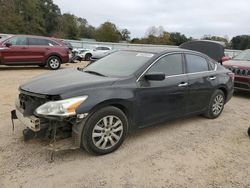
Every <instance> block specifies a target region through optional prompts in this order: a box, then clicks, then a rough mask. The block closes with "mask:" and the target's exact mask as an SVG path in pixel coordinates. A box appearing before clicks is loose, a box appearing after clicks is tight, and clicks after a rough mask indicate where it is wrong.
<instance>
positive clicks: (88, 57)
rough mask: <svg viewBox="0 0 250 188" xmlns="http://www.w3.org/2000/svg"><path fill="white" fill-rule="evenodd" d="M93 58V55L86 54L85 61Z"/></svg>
mask: <svg viewBox="0 0 250 188" xmlns="http://www.w3.org/2000/svg"><path fill="white" fill-rule="evenodd" d="M91 57H92V54H89V53H88V54H86V55H85V61H90V58H91Z"/></svg>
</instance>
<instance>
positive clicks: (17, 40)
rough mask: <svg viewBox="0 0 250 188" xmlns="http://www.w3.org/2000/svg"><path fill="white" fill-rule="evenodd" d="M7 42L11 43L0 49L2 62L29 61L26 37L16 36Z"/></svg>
mask: <svg viewBox="0 0 250 188" xmlns="http://www.w3.org/2000/svg"><path fill="white" fill-rule="evenodd" d="M7 42H8V43H11V44H12V45H11V46H10V47H6V48H5V49H3V50H2V51H1V54H2V59H3V63H4V64H6V65H8V64H25V63H27V62H28V61H29V55H30V54H29V49H28V44H27V37H24V36H16V37H12V38H11V39H10V40H8V41H7Z"/></svg>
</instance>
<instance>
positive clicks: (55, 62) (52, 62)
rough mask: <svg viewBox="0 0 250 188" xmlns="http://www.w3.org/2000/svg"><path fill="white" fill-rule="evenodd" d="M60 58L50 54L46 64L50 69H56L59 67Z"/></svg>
mask: <svg viewBox="0 0 250 188" xmlns="http://www.w3.org/2000/svg"><path fill="white" fill-rule="evenodd" d="M61 63H62V62H61V59H60V58H58V57H56V56H51V57H49V58H48V60H47V65H48V67H49V69H51V70H57V69H59V68H60V67H61Z"/></svg>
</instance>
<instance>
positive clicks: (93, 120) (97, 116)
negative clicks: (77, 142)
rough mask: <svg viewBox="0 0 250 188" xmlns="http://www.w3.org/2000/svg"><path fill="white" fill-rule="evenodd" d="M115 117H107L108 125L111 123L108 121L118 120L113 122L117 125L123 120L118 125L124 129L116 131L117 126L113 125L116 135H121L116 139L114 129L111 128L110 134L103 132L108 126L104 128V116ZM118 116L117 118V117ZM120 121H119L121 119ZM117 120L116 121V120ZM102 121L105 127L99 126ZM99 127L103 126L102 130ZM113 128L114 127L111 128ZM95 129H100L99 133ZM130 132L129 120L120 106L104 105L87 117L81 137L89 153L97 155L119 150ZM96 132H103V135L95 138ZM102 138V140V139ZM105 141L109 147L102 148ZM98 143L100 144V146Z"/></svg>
mask: <svg viewBox="0 0 250 188" xmlns="http://www.w3.org/2000/svg"><path fill="white" fill-rule="evenodd" d="M111 116H112V117H113V118H115V119H113V118H112V120H110V119H106V120H107V121H106V125H110V124H108V123H107V122H108V121H109V123H110V121H111V122H116V123H114V124H113V123H112V125H115V124H117V123H119V122H121V124H119V125H118V126H119V127H118V126H117V127H118V128H120V129H121V127H122V128H123V129H122V130H120V132H119V131H116V130H115V128H114V127H115V126H114V127H113V126H111V127H113V131H116V132H115V135H116V136H117V135H119V136H118V137H119V139H117V140H116V139H114V138H115V137H113V136H112V134H114V132H113V131H112V130H110V131H111V132H110V133H108V134H110V135H106V134H107V133H106V132H105V133H103V131H106V128H104V124H105V123H104V121H103V119H104V118H107V117H109V118H110V117H111ZM116 118H117V119H116ZM118 119H119V120H120V121H119V120H118ZM114 120H115V121H114ZM101 122H102V123H103V124H102V125H103V127H101V126H99V125H100V124H101ZM97 127H98V128H102V130H97ZM109 129H112V128H109ZM94 131H99V133H96V132H94ZM127 132H128V120H127V117H126V115H125V114H124V113H123V112H122V111H121V110H120V109H118V108H116V107H112V106H109V107H104V108H102V109H100V110H98V111H96V112H94V113H92V115H91V116H90V117H89V118H88V119H87V121H86V123H85V125H84V128H83V132H82V138H81V142H82V147H83V148H84V149H85V150H86V151H88V152H89V153H92V154H95V155H105V154H108V153H111V152H113V151H115V150H117V149H118V148H119V147H120V146H121V144H122V143H123V141H124V139H125V137H126V135H127ZM94 134H102V136H97V137H95V138H94ZM110 139H111V140H113V143H112V142H111V140H110ZM101 140H102V141H101ZM98 142H100V144H98ZM104 142H106V144H105V146H107V148H103V149H102V148H100V147H102V146H103V145H104ZM97 145H100V146H99V147H98V146H97Z"/></svg>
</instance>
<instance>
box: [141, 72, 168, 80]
mask: <svg viewBox="0 0 250 188" xmlns="http://www.w3.org/2000/svg"><path fill="white" fill-rule="evenodd" d="M165 77H166V75H165V73H163V72H152V73H147V74H145V76H144V78H145V79H146V80H152V81H162V80H165Z"/></svg>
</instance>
